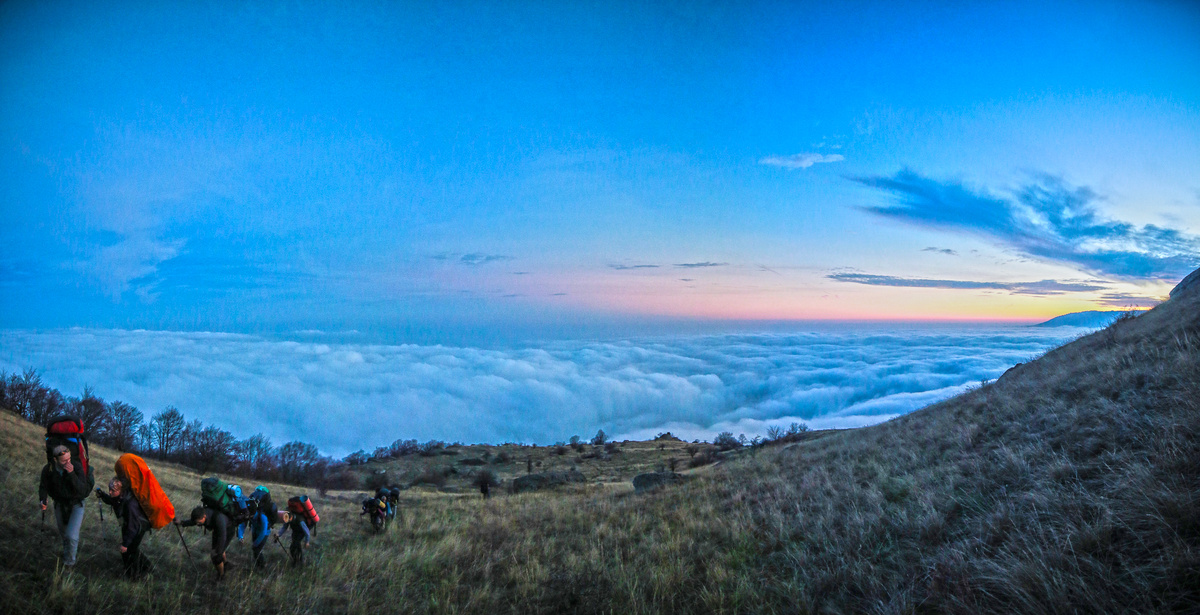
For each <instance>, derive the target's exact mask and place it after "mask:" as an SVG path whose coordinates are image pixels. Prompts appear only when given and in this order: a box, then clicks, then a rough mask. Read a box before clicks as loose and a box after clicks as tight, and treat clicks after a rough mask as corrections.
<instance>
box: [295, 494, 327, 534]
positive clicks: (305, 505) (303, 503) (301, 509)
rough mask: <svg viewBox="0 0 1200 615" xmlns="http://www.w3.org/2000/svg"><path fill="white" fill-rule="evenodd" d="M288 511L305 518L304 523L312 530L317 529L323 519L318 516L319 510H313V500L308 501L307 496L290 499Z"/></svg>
mask: <svg viewBox="0 0 1200 615" xmlns="http://www.w3.org/2000/svg"><path fill="white" fill-rule="evenodd" d="M288 511H289V512H291V513H293V514H297V515H300V516H301V517H303V518H304V522H305V523H307V524H308V527H310V528H311V527H315V526H316V525H317V523H319V522H320V521H321V517H320V516H318V515H317V509H316V508H313V504H312V500H310V499H308V496H307V495H297V496H294V497H290V498H288Z"/></svg>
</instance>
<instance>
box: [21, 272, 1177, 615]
mask: <svg viewBox="0 0 1200 615" xmlns="http://www.w3.org/2000/svg"><path fill="white" fill-rule="evenodd" d="M1198 352H1200V289H1198V288H1194V289H1185V290H1183V291H1180V292H1177V293H1175V294H1174V295H1172V297H1171V299H1170V301H1168V302H1166V303H1164V304H1162V305H1160V306H1158V307H1156V308H1155V309H1154V310H1151V311H1149V312H1147V313H1145V314H1142V315H1140V316H1138V317H1136V318H1131V319H1124V320H1120V321H1118V322H1116V323H1115V324H1114V325H1112V326H1111V327H1109V328H1108V329H1105V330H1102V331H1098V332H1096V333H1095V334H1092V335H1090V336H1087V337H1084V338H1081V339H1079V340H1077V341H1075V342H1073V343H1071V344H1068V345H1066V346H1063V347H1061V348H1058V349H1056V350H1053V351H1051V352H1049V353H1047V354H1046V355H1045V356H1043V357H1041V358H1039V359H1038V360H1035V361H1031V362H1029V363H1027V364H1024V365H1020V366H1017V367H1015V368H1013V369H1012V370H1010V371H1009V372H1008V373H1006V374H1005V375H1004V376H1002V377H1001V378H1000V379H998V380H997V381H996V382H995V383H992V384H989V385H986V386H982V387H981V388H979V389H976V390H973V391H971V392H968V393H967V394H964V395H961V396H959V397H956V398H954V399H951V400H947V401H945V402H942V403H940V404H937V405H934V406H931V407H928V408H925V409H923V410H920V411H917V412H914V413H911V414H909V415H907V416H904V417H901V418H898V419H895V420H893V421H890V422H888V423H885V424H882V425H877V426H874V427H869V428H863V429H857V430H847V431H840V432H833V433H828V432H822V433H819V434H811V435H808V436H805V437H804V438H803V439H801V440H800V441H796V442H790V443H778V444H774V445H771V446H766V447H760V448H756V449H753V450H747V451H745V452H744V453H742V454H741V455H740V456H738V457H736V458H734V459H731V460H728V461H726V462H724V463H722V464H721V465H720V466H717V467H713V468H710V469H708V470H707V471H705V472H702V473H699V474H697V475H695V476H693V477H691V478H690V479H689V480H687V481H684V482H682V483H681V484H679V485H677V486H673V487H669V488H665V489H662V490H659V491H657V492H652V493H649V494H634V493H631V492H629V491H628V490H627V489H613V488H611V487H608V486H603V485H583V486H578V487H574V488H571V489H568V490H565V491H561V492H556V493H536V494H527V495H519V496H498V497H493V498H492V499H491V500H488V501H487V502H483V501H482V500H480V499H478V498H477V497H468V496H454V495H446V494H439V493H427V492H426V493H417V492H415V491H410V492H406V499H405V502H404V507H403V509H404V513H403V517H402V519H401V520H400V522H399V524H398V527H395V528H393V529H392V531H390V532H388V533H386V534H383V535H372V534H370V533H369V532H368V531H367V530H366V528H365V524H364V523H363V522H362V520H361V519H359V518H357V515H356V513H357V510H356V509H357V506H356V503H355V502H354V501H353V498H348V499H346V500H336V499H325V500H320V501H318V505H319V506H320V507H321V515H322V517H323V519H324V520H325V521H324V523H323V526H322V529H321V535H320V536H319V537H318V540H317V543H318V544H317V546H316V547H314V549H313V551H312V552H311V553H310V555H311V559H312V561H311V565H310V566H309V567H307V568H305V569H302V570H291V569H288V568H286V567H284V566H282V565H281V562H280V560H281V559H282V558H281V557H280V556H281V554H280V553H278V552H270V553H271V556H272V557H273V558H274V561H273V562H272V564H271V565H270V567H269V569H268V570H267V572H266V573H265V574H250V573H249V572H248V571H247V569H246V568H245V567H244V566H243V567H241V568H238V569H235V571H234V572H233V573H232V574H231V575H230V578H228V579H227V580H226V581H225V582H224V583H223V584H222V585H220V586H216V585H215V584H213V583H212V581H211V571H210V570H209V569H208V566H207V564H206V562H205V561H204V548H203V544H202V542H201V541H202V538H201V537H199V536H198V535H197V534H196V533H194V532H193V533H192V534H189V535H188V538H189V540H191V541H193V542H192V547H193V548H192V557H191V558H190V559H188V558H186V557H184V556H183V555H182V554H181V549H180V548H179V545H178V544H177V543H178V538H177V537H175V536H173V535H172V534H171V533H169V532H159V533H157V534H156V535H155V537H154V538H153V539H152V540H151V544H150V545H149V547H148V550H149V551H150V554H151V557H152V559H154V560H155V563H156V566H157V570H156V572H155V573H154V574H153V575H152V576H151V577H149V578H147V579H146V580H144V581H142V582H139V583H129V582H126V581H123V580H120V579H118V578H116V576H115V570H116V567H117V561H118V560H117V555H116V552H115V549H114V548H113V547H114V545H115V542H114V541H115V529H114V528H113V527H112V526H113V522H112V520H111V519H109V520H108V521H107V522H106V523H105V524H104V525H103V526H102V525H101V524H100V523H99V520H98V519H97V518H96V517H95V512H94V511H95V505H94V504H91V508H90V509H89V517H88V519H87V520H86V521H85V526H84V527H85V532H88V533H86V534H85V539H84V551H83V557H82V558H81V559H82V561H81V565H80V566H79V569H77V571H76V572H75V573H74V574H73V575H71V576H67V577H62V576H59V575H56V574H55V573H54V572H53V565H54V552H55V550H56V548H57V547H56V545H57V539H56V538H55V537H54V535H53V531H52V530H49V529H41V528H39V527H38V525H37V523H38V522H37V517H36V513H34V512H33V511H34V499H35V495H34V492H35V490H36V471H37V469H38V468H39V467H40V466H41V464H42V463H43V459H44V458H43V457H42V456H41V452H40V443H39V441H40V430H39V429H38V428H36V427H33V426H30V425H28V424H24V423H23V422H21V421H20V420H19V419H15V418H13V417H12V416H11V415H7V414H4V415H3V418H2V419H0V438H2V441H0V443H2V444H3V449H2V450H3V453H0V454H2V455H3V460H4V463H3V464H0V468H2V469H0V532H3V533H4V535H5V536H8V537H12V539H11V540H5V541H0V601H2V602H0V604H4V605H6V606H10V605H11V606H13V608H16V609H17V610H19V611H22V612H63V611H68V610H69V611H78V612H137V613H143V612H144V613H151V612H182V613H207V612H211V611H212V610H216V609H219V610H221V611H223V612H230V613H241V612H255V613H261V612H291V613H326V612H362V613H365V612H370V613H373V614H375V613H390V612H417V613H443V612H455V613H459V612H471V613H489V614H490V613H508V612H519V613H539V612H540V613H559V612H580V613H591V612H597V613H600V612H606V613H607V612H620V613H649V612H667V613H676V612H713V613H722V612H724V613H732V612H777V613H794V612H842V613H858V612H868V613H910V612H956V613H965V612H970V613H1012V612H1022V613H1067V612H1071V613H1078V612H1109V613H1111V612H1139V613H1145V612H1200V572H1198V571H1200V449H1198V447H1197V446H1196V443H1197V442H1198V441H1200V438H1198V436H1200V407H1198V402H1197V400H1198V399H1200V360H1198V358H1200V357H1198ZM114 455H115V454H114V453H112V452H108V451H103V450H98V452H97V453H96V456H97V457H98V458H100V459H101V461H99V462H98V463H97V465H98V467H101V468H105V469H106V468H108V467H111V460H112V459H113V458H114ZM161 465H162V464H154V467H155V470H156V471H159V466H161ZM163 467H164V469H163V470H162V472H163V473H166V474H168V476H167V478H166V480H165V482H167V483H168V492H169V493H171V495H172V496H173V497H179V498H180V500H182V501H183V502H189V501H191V500H193V499H194V495H193V494H194V493H195V491H194V488H195V486H196V485H197V484H198V481H199V477H198V476H196V475H194V474H191V473H188V472H186V471H185V470H183V469H179V468H171V467H169V466H163ZM276 488H277V489H286V488H284V487H282V486H277V487H276ZM177 502H178V500H177ZM177 506H178V503H177ZM180 508H181V509H186V506H180ZM247 551H248V549H247V548H245V547H237V546H235V547H234V555H233V559H234V561H235V562H244V561H246V560H247V558H248V553H247Z"/></svg>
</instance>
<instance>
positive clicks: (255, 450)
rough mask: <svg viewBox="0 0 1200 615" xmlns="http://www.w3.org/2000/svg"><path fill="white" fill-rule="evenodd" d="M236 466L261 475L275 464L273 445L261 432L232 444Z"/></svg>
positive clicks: (257, 475) (258, 475)
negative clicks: (234, 444)
mask: <svg viewBox="0 0 1200 615" xmlns="http://www.w3.org/2000/svg"><path fill="white" fill-rule="evenodd" d="M234 456H235V457H236V458H237V464H238V467H239V468H241V469H242V470H243V471H245V472H247V473H249V474H250V475H252V476H255V477H261V476H263V475H265V474H267V473H268V472H270V471H271V470H273V469H274V466H275V447H273V446H271V440H270V439H269V438H267V437H266V436H264V435H262V434H260V433H259V434H254V435H253V436H250V437H249V438H246V439H245V440H242V441H241V442H238V443H237V445H236V446H234Z"/></svg>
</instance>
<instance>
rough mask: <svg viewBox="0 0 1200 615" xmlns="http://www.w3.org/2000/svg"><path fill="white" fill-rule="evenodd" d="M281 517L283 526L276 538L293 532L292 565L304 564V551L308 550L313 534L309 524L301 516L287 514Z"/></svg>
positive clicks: (290, 551)
mask: <svg viewBox="0 0 1200 615" xmlns="http://www.w3.org/2000/svg"><path fill="white" fill-rule="evenodd" d="M280 516H281V517H282V518H283V525H282V526H280V528H279V531H278V533H276V534H275V538H276V539H278V538H279V537H280V536H283V534H284V532H287V531H288V530H291V531H292V544H291V549H289V551H288V553H289V554H290V555H291V556H292V565H293V566H299V565H301V564H303V563H304V550H305V549H307V548H308V543H309V540H310V538H311V536H312V534H310V533H309V531H308V524H307V523H305V522H304V518H303V517H301V516H300V515H293V514H290V513H285V514H282V515H280Z"/></svg>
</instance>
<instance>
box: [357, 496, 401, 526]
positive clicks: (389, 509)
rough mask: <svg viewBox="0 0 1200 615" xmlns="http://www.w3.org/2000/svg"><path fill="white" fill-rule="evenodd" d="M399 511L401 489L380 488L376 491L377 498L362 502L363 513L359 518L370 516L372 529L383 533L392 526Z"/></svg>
mask: <svg viewBox="0 0 1200 615" xmlns="http://www.w3.org/2000/svg"><path fill="white" fill-rule="evenodd" d="M399 509H400V488H399V487H380V488H378V489H376V490H375V497H373V498H367V499H365V500H363V501H362V512H361V513H359V516H360V517H361V516H363V515H369V519H370V520H371V527H373V528H375V531H376V532H382V531H383V530H385V529H387V528H388V527H389V526H390V525H391V523H392V520H393V519H395V518H396V512H397V511H398V510H399Z"/></svg>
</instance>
